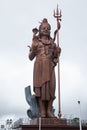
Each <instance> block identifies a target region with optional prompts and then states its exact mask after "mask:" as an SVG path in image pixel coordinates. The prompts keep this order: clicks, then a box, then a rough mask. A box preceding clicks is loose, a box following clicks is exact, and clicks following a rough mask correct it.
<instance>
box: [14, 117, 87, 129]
mask: <svg viewBox="0 0 87 130" xmlns="http://www.w3.org/2000/svg"><path fill="white" fill-rule="evenodd" d="M13 129H16V130H79V126H71V125H67V120H66V119H58V118H39V119H38V118H37V119H33V120H30V121H29V123H27V124H23V123H22V122H21V121H17V123H16V126H15V127H14V128H13ZM82 130H87V126H83V127H82Z"/></svg>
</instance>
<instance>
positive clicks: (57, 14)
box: [54, 5, 62, 118]
mask: <svg viewBox="0 0 87 130" xmlns="http://www.w3.org/2000/svg"><path fill="white" fill-rule="evenodd" d="M61 16H62V15H61V10H60V11H59V10H58V5H57V9H56V11H55V10H54V17H55V18H56V20H57V45H58V47H59V31H58V29H59V21H61ZM58 109H59V110H58V117H59V118H61V115H62V114H61V103H60V59H59V56H58Z"/></svg>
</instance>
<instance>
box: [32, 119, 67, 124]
mask: <svg viewBox="0 0 87 130" xmlns="http://www.w3.org/2000/svg"><path fill="white" fill-rule="evenodd" d="M40 124H41V126H43V125H66V124H67V121H66V119H58V118H56V117H55V118H36V119H34V120H30V125H40Z"/></svg>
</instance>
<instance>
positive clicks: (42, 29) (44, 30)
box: [39, 18, 51, 37]
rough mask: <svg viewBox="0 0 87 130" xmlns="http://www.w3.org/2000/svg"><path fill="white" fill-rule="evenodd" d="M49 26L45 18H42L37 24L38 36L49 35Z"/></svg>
mask: <svg viewBox="0 0 87 130" xmlns="http://www.w3.org/2000/svg"><path fill="white" fill-rule="evenodd" d="M50 30H51V26H50V24H49V23H48V21H47V19H46V18H44V19H43V20H42V22H41V25H40V26H39V36H40V37H41V36H48V37H50Z"/></svg>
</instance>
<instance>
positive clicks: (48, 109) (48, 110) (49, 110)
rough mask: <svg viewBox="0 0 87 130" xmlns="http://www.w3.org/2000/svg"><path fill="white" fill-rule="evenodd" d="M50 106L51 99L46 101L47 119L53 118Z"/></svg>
mask: <svg viewBox="0 0 87 130" xmlns="http://www.w3.org/2000/svg"><path fill="white" fill-rule="evenodd" d="M52 104H53V99H51V100H50V101H48V106H47V117H49V118H53V117H55V116H54V115H53V112H52Z"/></svg>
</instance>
